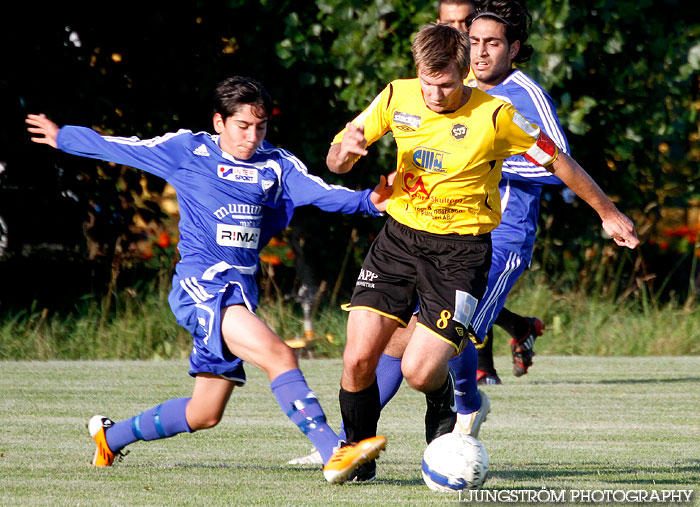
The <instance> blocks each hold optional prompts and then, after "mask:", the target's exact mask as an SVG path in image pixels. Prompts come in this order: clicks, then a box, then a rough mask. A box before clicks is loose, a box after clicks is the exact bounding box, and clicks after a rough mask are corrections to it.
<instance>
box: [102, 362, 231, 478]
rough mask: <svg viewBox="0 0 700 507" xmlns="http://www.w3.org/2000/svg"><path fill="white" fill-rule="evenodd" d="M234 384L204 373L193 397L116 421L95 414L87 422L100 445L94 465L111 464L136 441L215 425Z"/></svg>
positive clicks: (170, 402)
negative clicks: (125, 448)
mask: <svg viewBox="0 0 700 507" xmlns="http://www.w3.org/2000/svg"><path fill="white" fill-rule="evenodd" d="M233 387H234V383H233V382H231V381H229V380H227V379H224V378H223V377H218V376H214V375H212V374H207V373H202V374H199V375H198V376H197V378H196V379H195V387H194V391H193V393H192V397H191V398H174V399H171V400H167V401H165V402H163V403H161V404H159V405H156V406H155V407H152V408H150V409H148V410H146V411H145V412H142V413H140V414H138V415H136V416H134V417H131V418H129V419H126V420H123V421H119V422H117V423H114V422H112V421H111V420H110V419H108V418H106V417H104V416H99V415H96V416H94V417H93V418H92V419H90V422H89V423H88V429H89V430H90V434H91V435H92V437H93V438H94V439H95V443H96V444H97V451H96V453H95V457H94V458H93V465H95V466H110V465H111V464H112V462H113V461H114V458H115V457H116V456H118V455H119V454H121V450H122V449H123V448H124V447H126V446H127V445H129V444H131V443H133V442H136V441H137V440H145V441H149V440H158V439H161V438H168V437H172V436H175V435H177V434H179V433H185V432H188V433H191V432H193V431H197V430H201V429H207V428H211V427H213V426H215V425H216V424H218V422H219V421H220V420H221V415H222V414H223V411H224V408H225V407H226V403H227V401H228V399H229V396H230V395H231V391H232V390H233Z"/></svg>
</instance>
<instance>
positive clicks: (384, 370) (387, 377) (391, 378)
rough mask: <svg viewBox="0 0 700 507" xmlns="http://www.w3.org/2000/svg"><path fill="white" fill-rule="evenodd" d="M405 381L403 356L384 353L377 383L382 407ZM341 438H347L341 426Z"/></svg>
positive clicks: (378, 366)
mask: <svg viewBox="0 0 700 507" xmlns="http://www.w3.org/2000/svg"><path fill="white" fill-rule="evenodd" d="M401 382H403V373H401V358H400V357H394V356H388V355H386V354H382V355H381V357H380V358H379V363H378V364H377V385H378V386H379V404H380V405H381V407H382V408H384V407H385V406H386V404H387V403H389V401H391V399H392V398H393V397H394V395H395V394H396V393H397V391H398V390H399V387H401ZM338 436H339V437H340V439H341V440H346V439H347V436H346V435H345V427H343V426H341V427H340V433H339V434H338Z"/></svg>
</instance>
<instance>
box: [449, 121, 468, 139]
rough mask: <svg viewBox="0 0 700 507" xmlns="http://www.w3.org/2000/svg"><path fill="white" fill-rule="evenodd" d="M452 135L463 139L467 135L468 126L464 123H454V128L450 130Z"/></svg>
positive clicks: (454, 137)
mask: <svg viewBox="0 0 700 507" xmlns="http://www.w3.org/2000/svg"><path fill="white" fill-rule="evenodd" d="M450 135H451V136H452V138H453V139H456V140H457V141H461V140H462V139H464V138H465V137H466V135H467V126H466V125H464V124H463V123H455V124H454V125H452V130H451V131H450Z"/></svg>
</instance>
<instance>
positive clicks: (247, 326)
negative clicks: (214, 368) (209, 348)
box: [222, 305, 386, 482]
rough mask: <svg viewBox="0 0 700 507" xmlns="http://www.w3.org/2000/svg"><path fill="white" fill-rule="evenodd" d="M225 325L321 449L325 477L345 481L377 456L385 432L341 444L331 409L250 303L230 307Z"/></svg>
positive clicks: (236, 349)
mask: <svg viewBox="0 0 700 507" xmlns="http://www.w3.org/2000/svg"><path fill="white" fill-rule="evenodd" d="M222 331H223V335H224V339H225V341H226V345H227V346H228V348H229V351H230V352H231V353H232V354H234V355H236V356H237V357H240V358H241V359H243V360H244V361H246V362H249V363H251V364H254V365H256V366H257V367H258V368H260V369H261V370H263V371H264V372H265V373H266V374H267V376H268V378H269V379H270V389H271V390H272V393H273V394H274V396H275V399H276V400H277V402H278V403H279V405H280V408H282V410H283V411H284V413H285V414H286V415H287V417H289V419H291V421H292V422H293V423H294V424H295V425H296V426H297V427H298V428H299V430H300V431H301V432H302V433H304V435H306V437H307V438H308V439H309V440H310V441H311V443H312V444H313V445H314V447H316V449H318V451H319V452H320V453H321V457H322V459H323V462H324V463H325V467H324V476H325V477H326V480H328V481H329V482H344V481H345V480H346V479H347V477H348V476H349V475H350V474H351V473H352V472H353V471H354V470H355V469H356V468H357V467H358V466H360V465H361V464H362V463H365V462H367V461H369V460H372V459H374V458H376V457H377V455H379V453H380V452H381V450H382V449H384V446H385V445H386V439H385V438H384V437H375V438H374V439H370V440H363V441H361V442H358V443H357V445H355V446H350V447H345V448H342V449H339V446H340V443H341V442H340V439H339V438H338V436H337V435H336V434H335V432H334V431H333V430H332V429H331V428H330V426H328V424H327V423H326V415H325V413H324V412H323V409H322V408H321V405H320V403H319V401H318V398H317V397H316V395H315V393H314V392H313V391H311V389H310V388H309V386H308V385H307V384H306V380H305V379H304V376H303V374H302V373H301V370H299V367H298V363H297V359H296V356H295V355H294V352H293V351H292V349H291V348H289V347H288V346H287V345H286V344H285V343H284V341H282V339H281V338H279V337H278V336H277V335H276V334H275V333H274V332H273V331H272V330H271V329H270V328H269V327H268V326H267V325H266V324H265V323H264V322H262V321H261V320H260V319H258V318H257V317H256V316H255V315H254V314H253V313H251V312H249V311H248V310H247V308H245V307H243V306H241V305H237V306H231V307H228V308H226V309H225V311H224V315H223V322H222Z"/></svg>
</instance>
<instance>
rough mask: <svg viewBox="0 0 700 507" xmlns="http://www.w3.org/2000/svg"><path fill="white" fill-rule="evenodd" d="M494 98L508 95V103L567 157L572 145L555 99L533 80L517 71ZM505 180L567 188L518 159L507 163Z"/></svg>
mask: <svg viewBox="0 0 700 507" xmlns="http://www.w3.org/2000/svg"><path fill="white" fill-rule="evenodd" d="M495 90H496V89H495V88H494V95H496V96H498V95H499V93H504V94H505V97H502V98H505V99H506V100H507V101H508V102H510V103H512V104H513V106H515V108H516V109H517V110H518V111H519V112H520V113H521V114H522V115H523V116H524V117H525V118H527V119H528V120H529V121H530V122H532V123H534V124H536V125H538V126H539V127H540V128H541V129H542V130H543V131H544V132H545V133H546V134H547V135H548V136H549V137H550V138H551V139H552V140H553V141H554V142H555V144H556V145H557V146H558V147H559V149H560V150H561V151H563V152H564V153H569V142H568V140H567V139H566V134H564V130H563V129H562V126H561V123H560V121H559V117H558V116H557V110H556V107H555V105H554V102H553V101H552V99H551V97H550V96H549V95H548V94H547V93H546V92H545V91H544V90H543V89H542V88H541V87H540V86H539V85H538V84H537V83H536V82H535V81H534V80H533V79H531V78H530V77H529V76H527V75H526V74H525V73H523V72H519V71H515V72H513V73H512V74H511V76H510V77H509V78H508V80H507V85H505V86H504V88H503V89H502V90H499V92H496V91H495ZM502 174H503V178H504V179H512V180H520V181H527V182H531V183H537V184H541V185H563V183H562V181H561V180H560V179H559V178H557V177H556V176H554V175H553V174H552V173H551V172H549V171H547V169H545V168H544V167H540V166H536V165H535V164H532V163H530V162H528V161H527V160H525V158H524V157H523V156H521V155H516V156H513V157H510V158H508V159H506V160H505V161H504V162H503V172H502Z"/></svg>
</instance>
